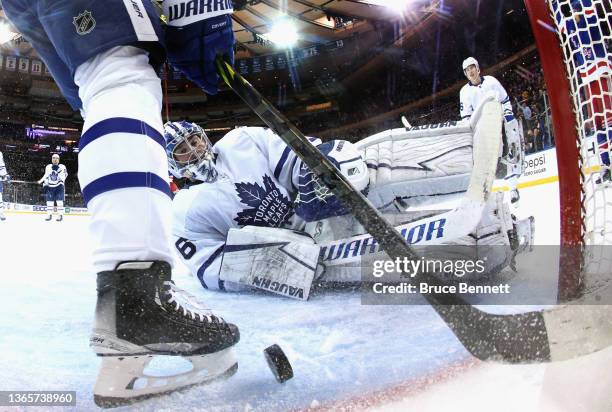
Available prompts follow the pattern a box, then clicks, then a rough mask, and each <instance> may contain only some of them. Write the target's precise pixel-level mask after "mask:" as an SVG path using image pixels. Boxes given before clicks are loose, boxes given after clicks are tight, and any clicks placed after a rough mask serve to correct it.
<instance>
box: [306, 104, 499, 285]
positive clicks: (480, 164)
mask: <svg viewBox="0 0 612 412" xmlns="http://www.w3.org/2000/svg"><path fill="white" fill-rule="evenodd" d="M439 126H440V125H439ZM501 127H502V110H501V105H500V104H499V102H497V101H496V99H495V97H494V96H491V97H489V98H487V99H486V100H485V101H484V102H483V104H482V105H481V106H480V107H479V108H478V109H477V110H476V111H475V113H474V114H473V116H472V117H471V119H470V121H469V122H461V123H457V124H456V125H447V126H440V127H436V128H431V127H430V128H424V129H423V130H415V131H413V132H411V131H406V130H405V129H393V130H390V131H386V132H383V133H379V134H377V135H374V136H371V137H369V138H368V139H366V140H364V141H362V142H360V143H359V144H358V146H360V147H362V148H363V149H364V150H365V152H366V158H367V159H368V163H371V162H374V161H376V162H378V163H377V164H376V165H377V166H376V167H372V166H371V168H372V169H373V171H372V174H371V192H370V194H369V195H368V198H370V200H371V201H372V202H373V203H374V204H376V205H377V207H378V208H379V209H382V211H383V212H384V213H385V217H386V218H387V219H388V220H390V222H391V223H392V224H393V225H394V226H395V227H396V229H397V230H398V231H399V232H400V233H401V234H402V235H403V236H404V238H405V239H406V241H407V242H408V243H409V244H410V245H413V246H417V247H418V246H426V245H449V244H457V243H459V244H461V239H463V238H466V237H467V236H470V235H471V234H473V232H475V230H476V228H477V227H478V226H479V224H480V223H481V220H483V215H484V214H485V213H484V212H485V207H486V205H487V203H488V201H489V199H490V195H491V189H492V185H493V181H494V180H495V172H496V169H497V163H498V155H499V150H500V148H501ZM445 139H448V141H445ZM450 141H452V142H453V143H452V144H450V145H449V144H448V142H450ZM436 142H437V144H436ZM440 142H443V143H440ZM427 146H429V147H428V148H427ZM417 147H418V148H420V149H419V150H420V152H419V153H422V155H419V156H417V157H412V156H410V152H411V150H413V149H415V148H417ZM431 147H435V150H436V152H435V153H433V154H432V153H431ZM427 149H429V150H430V152H429V153H430V154H429V156H428V157H427V156H425V153H426V150H427ZM400 153H403V156H400ZM445 158H446V160H449V159H451V158H454V159H455V161H454V162H441V161H440V159H443V160H444V159H445ZM385 159H387V160H385ZM388 159H390V160H388ZM387 161H390V162H391V164H388V163H387ZM450 163H453V165H454V166H451V165H450ZM415 165H417V166H415ZM424 166H426V167H424ZM460 182H467V184H465V183H460ZM451 192H458V195H455V197H457V196H458V200H457V199H456V200H455V201H454V203H453V204H452V205H451V204H443V205H437V207H436V208H432V207H429V206H427V207H416V208H406V207H405V206H404V205H402V204H401V200H402V199H403V198H405V197H406V196H415V197H432V198H435V199H436V200H438V201H439V199H441V198H442V196H441V195H440V193H447V194H450V193H451ZM492 202H493V203H496V200H492ZM389 206H391V207H389ZM389 212H393V213H389ZM484 224H485V225H484V226H483V227H482V228H483V230H484V229H485V226H486V222H484ZM501 225H502V223H498V227H500V226H501ZM504 225H505V224H504ZM306 231H307V232H308V233H310V234H311V235H312V236H313V238H314V239H315V241H316V242H317V243H318V244H320V246H321V263H322V264H324V265H325V266H326V272H325V276H324V277H325V279H326V280H327V279H331V278H334V277H335V279H334V281H342V279H343V278H344V279H346V278H349V279H353V280H355V276H356V275H357V276H359V269H358V268H359V267H360V265H361V262H362V260H364V259H365V260H367V259H370V258H374V259H381V258H384V257H385V255H384V254H383V252H382V251H381V250H380V248H379V246H378V245H377V243H376V241H375V240H374V239H373V238H372V237H371V236H369V235H368V234H365V233H364V232H365V231H364V230H363V228H362V227H361V225H359V223H357V222H356V221H355V219H353V218H352V217H351V216H341V217H336V218H331V219H325V220H322V221H318V222H311V223H309V224H307V225H306ZM502 238H503V239H505V241H504V242H503V243H502V244H506V245H507V244H508V240H507V236H505V234H503V236H502ZM500 239H501V238H500ZM472 243H473V242H472ZM355 272H357V274H356V273H355ZM336 274H337V276H336Z"/></svg>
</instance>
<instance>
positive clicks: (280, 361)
mask: <svg viewBox="0 0 612 412" xmlns="http://www.w3.org/2000/svg"><path fill="white" fill-rule="evenodd" d="M264 356H265V357H266V361H267V362H268V367H269V368H270V370H271V371H272V373H273V374H274V377H275V378H276V381H277V382H278V383H284V382H287V381H288V380H289V379H291V378H293V369H292V368H291V364H290V363H289V359H287V356H286V355H285V352H283V350H282V349H281V347H280V346H278V345H276V344H274V345H272V346H268V347H267V348H265V349H264Z"/></svg>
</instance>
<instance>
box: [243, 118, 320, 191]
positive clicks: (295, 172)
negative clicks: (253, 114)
mask: <svg viewBox="0 0 612 412" xmlns="http://www.w3.org/2000/svg"><path fill="white" fill-rule="evenodd" d="M239 130H240V129H239ZM243 130H244V134H245V135H246V136H248V137H249V138H250V140H252V142H253V144H254V145H255V147H257V149H258V150H259V151H260V152H261V154H262V155H263V157H264V158H266V159H268V168H269V169H270V172H272V173H273V174H274V177H275V178H276V179H277V180H278V181H279V183H280V184H282V185H283V186H284V187H286V188H293V189H294V190H295V188H297V184H298V178H299V171H300V166H301V161H300V159H299V158H298V156H297V155H296V154H295V152H294V151H293V150H291V148H289V146H287V145H286V144H285V142H284V141H283V140H282V139H281V138H280V137H279V136H278V135H277V134H275V133H274V132H272V131H271V130H270V129H268V128H263V127H245V128H243ZM308 140H309V141H310V143H312V144H313V145H315V146H318V145H319V144H321V140H320V139H317V138H314V137H309V138H308Z"/></svg>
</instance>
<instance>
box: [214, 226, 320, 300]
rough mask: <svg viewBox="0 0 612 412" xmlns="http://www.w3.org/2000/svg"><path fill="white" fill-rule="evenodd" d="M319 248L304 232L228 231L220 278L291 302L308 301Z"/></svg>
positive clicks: (247, 228) (270, 229)
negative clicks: (276, 295) (277, 295)
mask: <svg viewBox="0 0 612 412" xmlns="http://www.w3.org/2000/svg"><path fill="white" fill-rule="evenodd" d="M319 250H320V247H319V246H317V245H315V244H314V240H313V239H312V238H311V237H310V236H308V235H307V234H305V233H301V232H296V231H293V230H288V229H277V228H268V227H258V226H245V227H244V228H242V229H230V230H229V232H228V234H227V240H226V243H225V248H224V252H223V260H222V262H221V270H220V272H219V278H220V279H221V280H223V281H224V282H226V284H227V282H230V283H236V284H241V285H247V286H250V287H253V288H256V289H262V290H266V291H268V292H272V293H276V294H279V295H283V296H286V297H289V298H293V299H299V300H308V296H309V294H310V287H311V285H312V282H313V279H314V278H315V276H316V274H317V261H318V258H319Z"/></svg>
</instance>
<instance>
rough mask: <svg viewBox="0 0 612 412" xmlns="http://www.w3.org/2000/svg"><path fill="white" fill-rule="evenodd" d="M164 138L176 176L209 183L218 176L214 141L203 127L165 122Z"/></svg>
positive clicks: (170, 166)
mask: <svg viewBox="0 0 612 412" xmlns="http://www.w3.org/2000/svg"><path fill="white" fill-rule="evenodd" d="M164 139H165V140H166V156H167V157H168V166H169V169H170V173H172V174H173V175H174V176H175V177H177V178H182V177H187V178H189V179H193V180H199V181H201V182H208V183H211V182H214V181H215V180H216V179H217V171H216V170H215V154H214V153H213V151H212V143H211V142H210V140H209V139H208V136H206V133H205V132H204V130H203V129H202V128H201V127H200V126H198V125H197V124H195V123H190V122H186V121H180V122H168V123H166V124H165V125H164Z"/></svg>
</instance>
